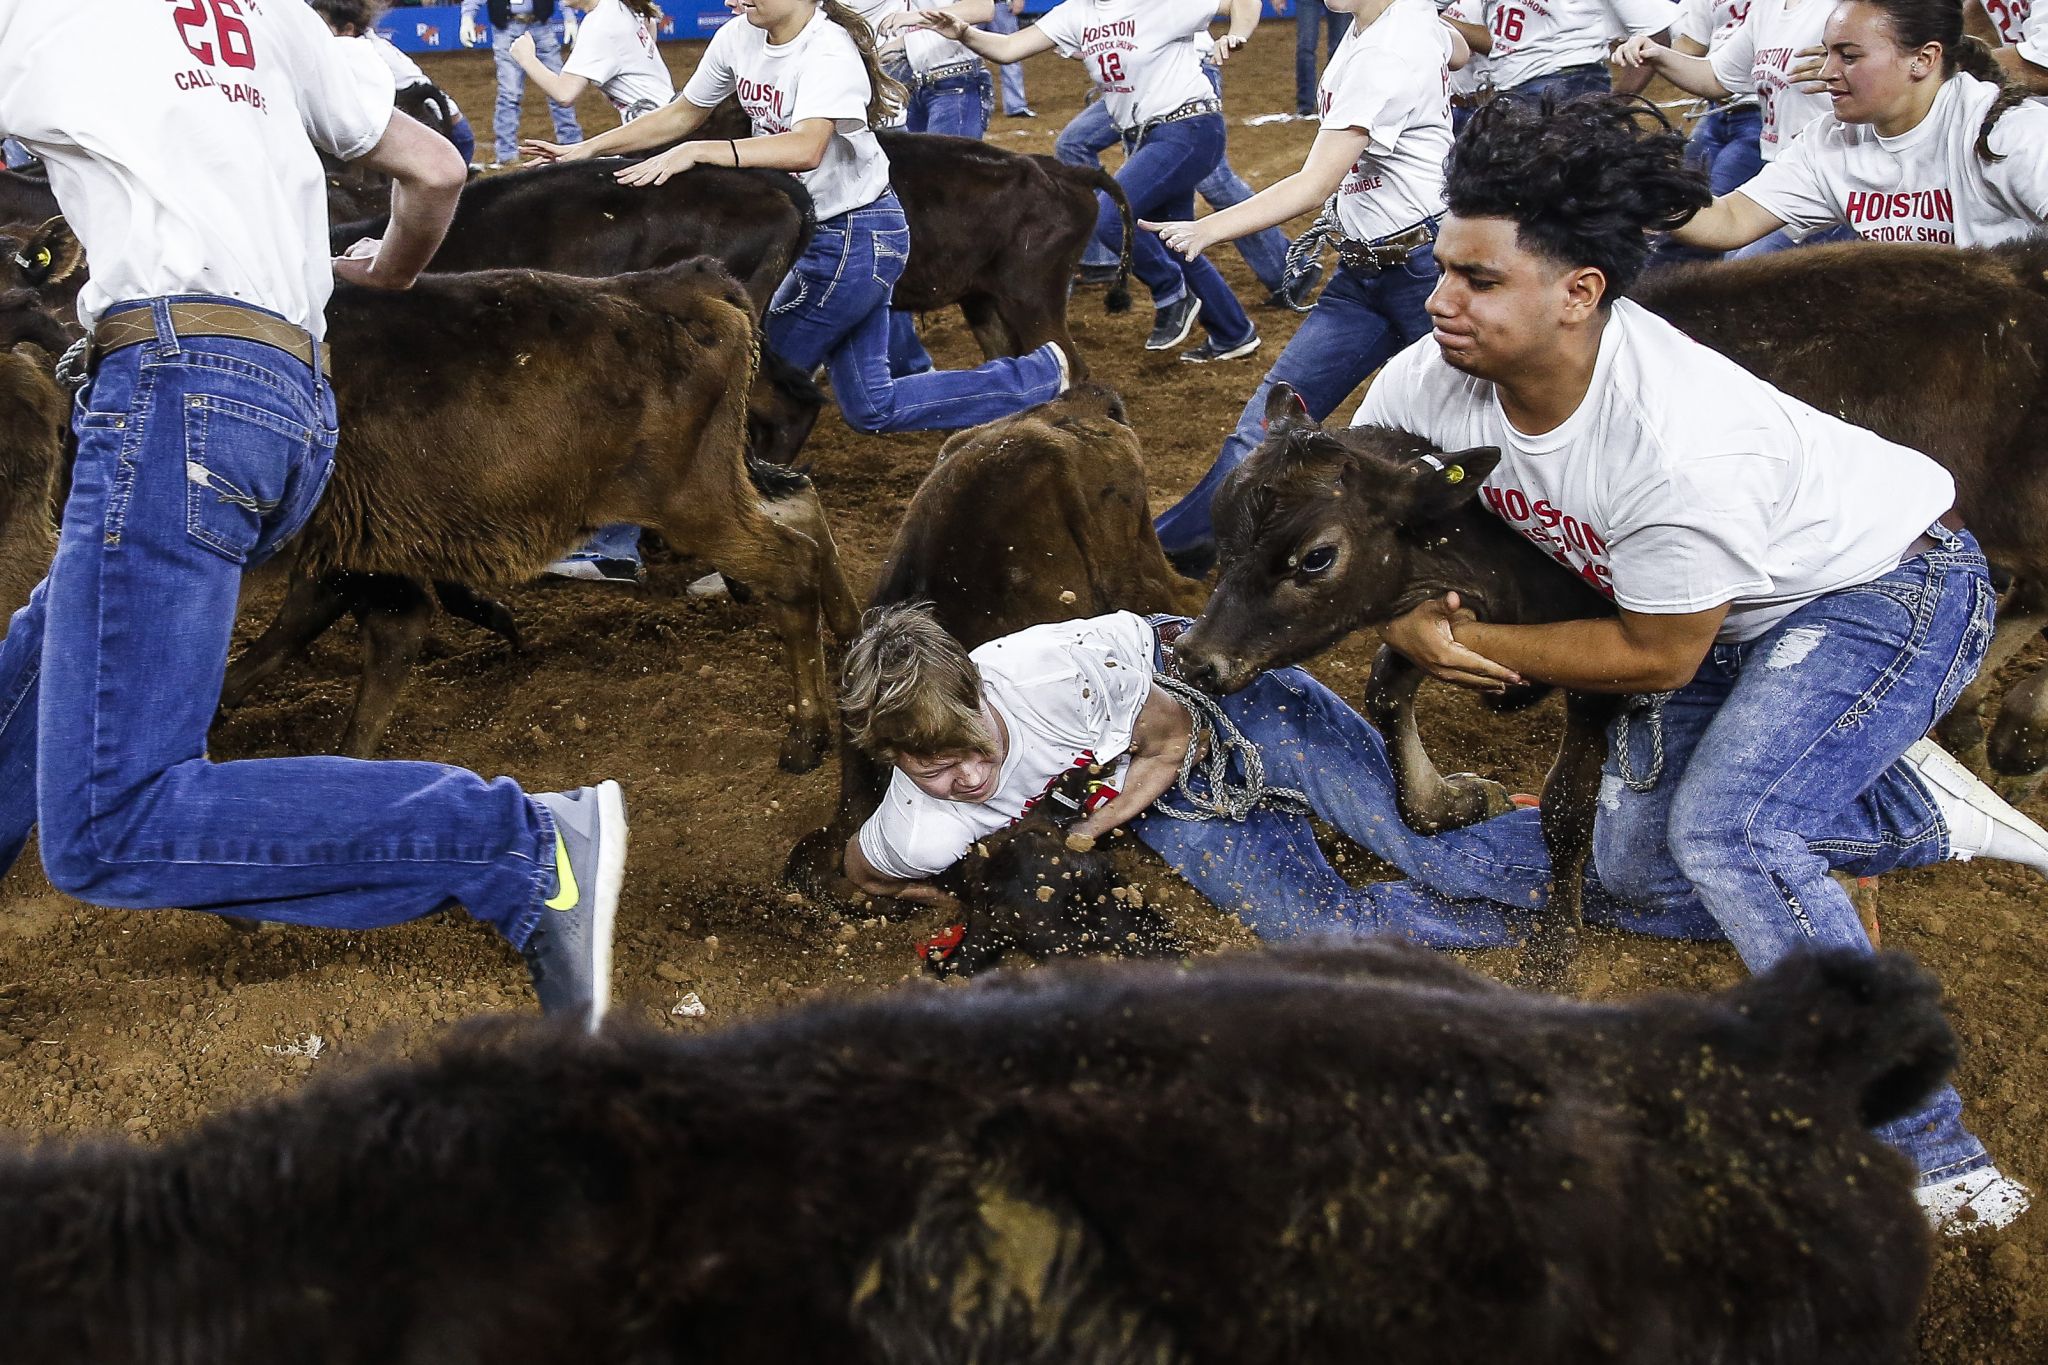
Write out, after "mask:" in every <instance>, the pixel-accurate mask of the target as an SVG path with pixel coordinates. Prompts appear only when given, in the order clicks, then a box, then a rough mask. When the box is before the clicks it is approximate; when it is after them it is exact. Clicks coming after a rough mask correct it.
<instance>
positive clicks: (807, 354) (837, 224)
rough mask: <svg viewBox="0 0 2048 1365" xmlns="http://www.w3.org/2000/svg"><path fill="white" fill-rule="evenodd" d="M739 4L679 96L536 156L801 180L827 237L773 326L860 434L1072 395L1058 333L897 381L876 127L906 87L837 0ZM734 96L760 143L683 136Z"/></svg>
mask: <svg viewBox="0 0 2048 1365" xmlns="http://www.w3.org/2000/svg"><path fill="white" fill-rule="evenodd" d="M741 13H742V16H743V17H741V18H739V19H736V20H730V21H728V22H727V23H726V24H725V25H724V26H723V27H722V28H720V29H719V30H718V32H717V33H716V34H715V35H713V37H712V39H711V45H710V46H709V47H708V48H707V49H705V52H704V59H703V61H702V62H701V63H700V64H699V65H698V67H697V71H696V74H695V75H693V76H691V77H690V80H689V82H688V83H687V84H686V85H685V86H684V87H683V93H682V98H680V99H678V100H676V101H675V102H674V103H673V104H670V105H667V106H666V107H664V108H662V109H659V110H657V111H655V112H654V113H652V114H649V115H647V116H646V117H645V118H642V119H636V120H635V121H634V122H632V123H629V124H627V125H625V126H624V127H622V128H616V129H614V130H612V131H611V132H609V133H606V134H605V135H603V136H602V137H598V138H593V139H592V140H590V141H588V142H584V143H581V144H579V145H577V146H573V147H558V146H555V145H553V144H550V143H545V142H535V143H529V144H527V150H528V151H529V152H530V153H531V154H532V155H534V156H535V157H536V158H538V159H539V160H542V161H570V160H581V159H583V158H586V157H591V156H607V155H617V154H618V153H621V152H639V151H651V150H653V149H655V148H659V147H666V148H667V150H666V151H663V152H660V153H659V154H658V155H655V156H650V157H648V158H647V159H646V160H644V161H641V162H638V163H636V164H633V165H630V166H625V167H623V168H621V169H620V171H619V172H618V178H619V179H620V181H622V182H623V183H625V184H628V185H658V184H661V183H663V182H664V181H666V180H668V179H669V178H670V177H671V176H675V175H680V174H681V173H682V172H684V171H686V170H688V169H690V168H691V167H692V166H698V165H705V166H747V167H764V168H768V169H772V170H780V171H788V172H790V173H791V174H793V175H795V176H796V177H797V179H799V180H801V181H802V182H803V184H804V188H805V189H807V190H809V191H810V194H811V200H812V203H813V205H814V208H815V212H816V214H817V218H818V230H817V232H816V234H815V235H814V236H813V237H812V239H811V245H810V248H809V249H808V250H807V251H805V253H804V255H803V257H802V259H800V260H799V261H798V262H797V263H796V267H795V269H793V270H792V271H790V274H789V277H788V278H787V279H785V280H784V281H783V282H782V288H781V290H780V291H779V292H778V293H777V294H776V296H775V300H774V302H773V303H771V304H770V306H769V310H768V316H767V318H766V319H765V321H764V324H763V325H764V330H765V332H766V336H767V340H768V344H769V345H770V346H772V347H774V348H775V350H776V351H777V352H778V353H779V354H780V355H781V356H782V358H783V359H785V360H787V361H789V362H790V363H791V364H793V365H795V366H796V368H797V369H799V370H803V371H809V370H811V369H813V368H815V367H817V366H818V365H825V366H827V367H828V369H829V370H830V373H831V376H832V391H833V395H834V397H836V398H837V399H838V401H839V409H840V413H841V414H842V415H843V416H844V417H845V418H846V421H847V424H848V425H849V426H852V427H854V428H855V429H857V430H860V431H869V432H876V431H928V430H940V431H949V430H952V429H954V428H957V427H970V426H976V425H978V424H980V423H982V422H989V421H993V420H995V419H996V418H998V417H1006V416H1008V415H1010V414H1011V413H1015V412H1021V411H1023V410H1024V409H1025V408H1028V407H1033V406H1035V405H1037V404H1039V403H1043V402H1045V401H1046V400H1048V399H1050V398H1053V397H1056V396H1057V395H1059V394H1060V393H1061V392H1063V391H1064V390H1065V389H1066V386H1067V374H1068V365H1069V357H1068V356H1067V355H1066V354H1065V353H1064V352H1062V351H1061V350H1060V348H1059V347H1058V346H1057V345H1056V344H1054V343H1051V342H1048V343H1047V344H1045V345H1043V346H1041V347H1039V348H1038V349H1037V350H1035V351H1032V352H1031V353H1029V354H1028V355H1022V356H1017V357H1015V358H1006V359H1001V360H991V361H989V362H988V363H987V364H984V365H981V366H979V367H977V368H975V369H972V370H934V371H931V372H929V373H926V374H917V375H908V376H905V377H903V378H900V379H899V378H892V377H891V375H890V372H889V354H888V350H889V294H890V291H891V290H892V289H893V288H894V287H895V284H896V281H897V279H898V277H900V276H901V275H902V274H903V267H904V263H905V262H906V261H907V260H908V258H909V256H910V228H909V226H908V225H907V224H906V223H905V222H904V220H903V206H902V205H901V204H900V203H898V202H897V199H896V192H895V191H894V190H893V189H891V188H890V185H889V161H888V158H887V157H886V156H885V155H884V154H883V152H882V147H881V144H880V143H879V142H877V141H876V139H875V133H874V129H875V126H876V125H877V124H880V123H884V122H886V121H887V120H888V119H889V118H890V117H891V116H892V115H893V113H894V111H895V110H896V109H897V108H898V107H899V106H900V105H901V103H902V101H903V93H904V92H903V86H902V85H901V84H900V83H899V82H897V81H894V80H892V79H890V78H889V77H888V76H887V75H885V74H884V73H883V71H882V66H881V61H880V58H879V57H878V56H877V55H876V51H875V36H874V32H873V30H872V29H870V28H869V27H868V26H867V24H866V23H865V22H864V21H863V20H862V19H861V18H860V17H859V15H857V14H856V13H854V11H852V10H851V9H849V8H848V7H847V6H846V5H844V4H843V3H841V0H822V3H821V0H750V3H749V4H748V5H747V6H746V7H745V9H744V10H743V11H741ZM728 95H732V96H737V97H738V99H739V103H740V106H741V107H742V108H743V109H745V110H746V112H747V117H748V118H749V119H750V120H751V121H752V123H753V131H754V135H753V136H752V137H751V138H749V139H747V140H746V141H745V142H731V141H727V140H726V139H724V138H719V139H718V140H716V141H680V140H679V139H684V138H688V137H689V136H690V134H692V133H694V132H695V131H697V129H698V128H699V127H701V126H702V125H703V123H704V120H705V119H706V118H707V117H708V116H709V115H710V112H711V110H712V107H713V106H715V105H717V104H718V103H719V102H720V101H722V100H724V99H725V98H726V97H727V96H728ZM670 144H674V145H670Z"/></svg>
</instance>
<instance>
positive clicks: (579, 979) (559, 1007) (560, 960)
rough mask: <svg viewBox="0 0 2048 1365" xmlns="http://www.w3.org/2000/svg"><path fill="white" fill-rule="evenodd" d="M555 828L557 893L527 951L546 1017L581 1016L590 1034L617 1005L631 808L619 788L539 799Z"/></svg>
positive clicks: (545, 794)
mask: <svg viewBox="0 0 2048 1365" xmlns="http://www.w3.org/2000/svg"><path fill="white" fill-rule="evenodd" d="M533 799H534V800H535V801H537V802H539V803H540V805H541V808H542V809H543V810H545V811H547V813H548V815H549V816H550V817H552V818H553V820H554V822H555V891H554V894H553V895H551V896H549V897H548V898H547V899H546V900H544V901H542V902H541V904H542V906H543V910H542V913H541V920H540V924H539V925H538V927H536V928H535V929H534V931H533V937H532V938H530V939H528V940H527V941H526V947H525V948H524V949H523V950H522V953H523V955H524V956H525V958H526V966H527V970H529V971H531V972H532V973H533V989H534V993H535V994H536V995H538V996H539V997H540V1008H541V1012H542V1013H543V1014H550V1015H553V1014H567V1015H573V1014H578V1013H580V1014H581V1015H582V1016H583V1020H584V1027H586V1028H588V1029H589V1030H590V1031H591V1032H593V1033H595V1032H596V1031H597V1026H598V1025H599V1024H600V1023H602V1022H603V1021H604V1014H605V1010H606V1008H607V1007H608V1006H609V1005H610V1004H611V990H612V926H613V922H614V921H615V920H616V919H617V918H618V913H619V888H620V886H621V885H622V884H623V883H624V881H625V879H626V801H625V798H624V797H623V796H622V795H621V794H620V792H619V784H618V783H616V782H600V783H598V784H597V785H596V786H595V787H580V788H578V789H577V790H575V791H573V792H540V793H538V794H537V795H535V796H534V798H533Z"/></svg>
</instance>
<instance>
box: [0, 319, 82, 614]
mask: <svg viewBox="0 0 2048 1365" xmlns="http://www.w3.org/2000/svg"><path fill="white" fill-rule="evenodd" d="M46 364H47V361H46V360H45V359H44V358H43V357H41V356H38V355H32V354H29V355H24V354H17V353H15V352H14V351H12V350H9V349H7V348H5V347H0V637H4V636H5V635H6V633H7V622H8V618H10V617H12V616H13V615H14V613H15V612H16V611H18V610H20V608H21V607H22V606H23V604H25V603H26V602H27V601H28V595H29V593H31V592H33V591H34V590H35V586H36V584H38V583H40V582H41V581H42V579H43V575H44V573H46V572H47V571H48V570H49V567H50V557H51V556H52V555H54V554H55V553H56V551H57V524H56V522H55V520H54V519H53V517H52V511H53V508H52V504H51V491H52V489H53V488H54V486H55V484H56V478H57V465H58V462H59V460H60V459H61V458H62V454H63V441H64V421H65V415H66V414H65V403H64V396H63V395H62V394H61V393H59V392H58V390H57V386H56V385H55V384H53V383H51V382H50V378H49V374H48V372H47V370H46V369H45V366H46Z"/></svg>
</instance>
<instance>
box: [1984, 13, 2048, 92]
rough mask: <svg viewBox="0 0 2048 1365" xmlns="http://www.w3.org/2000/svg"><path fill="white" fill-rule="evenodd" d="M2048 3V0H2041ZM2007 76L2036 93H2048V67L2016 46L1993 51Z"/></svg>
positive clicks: (2008, 78) (1993, 55)
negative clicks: (2024, 53) (2029, 57)
mask: <svg viewBox="0 0 2048 1365" xmlns="http://www.w3.org/2000/svg"><path fill="white" fill-rule="evenodd" d="M2041 3H2044V4H2048V0H2041ZM1991 55H1992V57H1994V58H1995V59H1997V62H1998V65H1999V67H2000V68H2001V69H2002V70H2003V71H2004V72H2005V78H2006V79H2007V80H2009V81H2012V82H2013V83H2014V84H2016V85H2020V86H2024V87H2025V88H2026V89H2028V90H2031V91H2032V92H2033V93H2035V94H2036V95H2048V67H2042V66H2035V65H2034V64H2033V63H2032V62H2030V61H2028V60H2027V59H2026V58H2025V57H2022V56H2021V55H2020V50H2019V49H2018V48H2016V47H2001V48H1998V49H1996V50H1994V51H1993V52H1992V54H1991Z"/></svg>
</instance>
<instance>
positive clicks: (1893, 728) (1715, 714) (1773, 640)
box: [1594, 527, 1996, 1179]
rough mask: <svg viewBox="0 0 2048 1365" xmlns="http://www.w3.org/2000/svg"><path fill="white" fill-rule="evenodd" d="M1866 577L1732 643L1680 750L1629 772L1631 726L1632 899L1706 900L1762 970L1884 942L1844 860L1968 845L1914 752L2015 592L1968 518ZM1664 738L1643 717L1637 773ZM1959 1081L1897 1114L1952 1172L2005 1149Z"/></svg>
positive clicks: (1891, 863) (1626, 878) (1685, 703)
mask: <svg viewBox="0 0 2048 1365" xmlns="http://www.w3.org/2000/svg"><path fill="white" fill-rule="evenodd" d="M1928 533H1929V534H1930V535H1933V536H1935V537H1936V538H1937V539H1938V540H1939V541H1940V542H1941V544H1940V545H1939V546H1938V547H1937V548H1936V549H1934V550H1931V551H1929V552H1927V553H1926V554H1922V555H1918V556H1916V557H1914V558H1912V559H1909V560H1907V561H1906V562H1905V563H1904V564H1901V565H1900V566H1899V567H1898V568H1896V569H1894V570H1893V571H1892V572H1891V573H1889V574H1887V575H1885V576H1884V577H1883V578H1880V579H1878V580H1876V581H1875V582H1872V583H1868V584H1865V585H1864V586H1862V587H1859V588H1852V589H1848V590H1845V591H1841V592H1834V593H1829V594H1828V595H1827V596H1825V597H1822V598H1819V599H1817V600H1815V601H1813V602H1809V603H1807V604H1806V605H1805V606H1804V607H1801V608H1800V609H1799V610H1798V611H1796V612H1794V613H1792V615H1790V616H1788V617H1786V618H1785V620H1784V621H1782V622H1780V623H1779V624H1778V625H1777V626H1776V627H1775V628H1774V629H1772V630H1770V631H1769V632H1767V633H1766V634H1764V635H1763V636H1761V637H1760V638H1758V639H1756V640H1753V641H1750V642H1748V643H1746V644H1739V645H1716V646H1714V648H1713V649H1712V650H1711V651H1710V652H1709V653H1708V655H1707V658H1706V661H1705V662H1704V663H1703V664H1702V665H1701V666H1700V671H1699V673H1698V675H1697V676H1695V677H1694V679H1693V680H1692V682H1690V683H1689V684H1687V685H1686V686H1685V687H1683V688H1681V689H1680V690H1679V691H1677V692H1676V693H1674V694H1673V695H1672V697H1671V699H1670V700H1669V702H1667V703H1666V705H1665V707H1664V715H1663V726H1662V728H1663V732H1664V766H1663V771H1662V773H1661V775H1660V776H1659V777H1658V779H1657V781H1656V782H1655V783H1654V784H1652V785H1651V786H1650V787H1649V790H1647V791H1639V790H1636V789H1635V787H1633V786H1631V785H1630V784H1629V783H1627V782H1624V781H1623V780H1622V775H1621V769H1620V763H1621V756H1622V754H1623V752H1624V747H1623V745H1622V744H1621V743H1620V741H1619V740H1618V739H1617V741H1616V743H1615V745H1614V756H1612V757H1610V758H1609V760H1608V766H1607V771H1606V774H1605V775H1604V776H1603V778H1602V781H1601V791H1600V806H1601V809H1600V812H1599V820H1598V823H1597V824H1596V826H1595V829H1594V861H1595V864H1596V866H1597V867H1598V869H1599V876H1600V880H1601V882H1602V883H1603V884H1604V885H1605V886H1606V887H1607V889H1608V890H1609V891H1611V892H1613V893H1614V894H1615V895H1617V896H1623V897H1626V898H1627V899H1629V900H1630V901H1632V902H1635V903H1637V904H1639V905H1642V906H1645V907H1646V908H1649V909H1651V910H1654V911H1658V912H1661V913H1693V912H1696V911H1697V910H1699V909H1704V910H1706V911H1707V912H1708V913H1709V914H1711V915H1712V916H1713V918H1714V920H1715V921H1716V922H1717V923H1719V924H1720V925H1721V927H1722V928H1723V929H1724V930H1725V931H1726V932H1727V935H1728V940H1729V942H1730V943H1732V944H1734V946H1735V949H1736V951H1737V952H1739V953H1740V954H1741V955H1742V960H1743V962H1744V963H1745V964H1746V965H1747V966H1748V967H1749V969H1750V970H1751V971H1763V970H1764V969H1765V968H1768V967H1770V966H1771V965H1772V964H1773V963H1775V962H1777V961H1778V960H1779V959H1780V958H1782V957H1784V956H1785V955H1786V954H1788V953H1793V952H1798V951H1801V950H1803V949H1807V948H1827V947H1836V948H1860V949H1864V950H1866V951H1867V950H1868V949H1869V946H1870V944H1869V940H1868V939H1867V938H1866V937H1865V936H1864V932H1863V926H1862V924H1861V923H1860V922H1859V921H1858V919H1857V917H1856V911H1855V909H1854V908H1853V907H1852V906H1851V904H1850V902H1849V898H1848V896H1847V895H1846V894H1844V892H1843V891H1842V889H1841V888H1840V887H1839V886H1837V885H1836V884H1835V883H1834V882H1833V881H1832V880H1831V879H1830V878H1829V877H1828V875H1827V873H1828V869H1829V867H1830V866H1831V865H1832V866H1835V867H1838V868H1841V869H1843V870H1848V871H1854V872H1858V873H1862V874H1866V875H1874V874H1877V873H1880V872H1886V871H1891V870H1894V869H1897V868H1908V867H1924V866H1926V865H1927V864H1929V863H1934V862H1938V861H1940V860H1942V859H1943V858H1945V857H1947V856H1948V852H1949V849H1948V831H1947V828H1946V827H1945V826H1944V825H1943V823H1942V820H1941V817H1940V816H1939V814H1938V813H1937V812H1936V809H1935V806H1934V804H1933V801H1932V800H1931V799H1930V797H1929V796H1928V794H1927V792H1926V791H1925V790H1924V789H1923V788H1922V786H1921V785H1920V782H1919V780H1918V779H1917V778H1915V777H1914V776H1913V775H1912V774H1911V773H1910V772H1909V771H1907V770H1906V769H1905V768H1904V767H1903V766H1902V765H1900V764H1899V762H1898V758H1899V755H1900V754H1902V753H1904V752H1905V751H1906V748H1907V746H1908V745H1910V744H1912V743H1913V741H1915V740H1917V739H1919V738H1920V737H1921V736H1922V735H1924V734H1926V733H1927V731H1928V729H1929V728H1930V727H1931V726H1932V725H1933V724H1934V722H1935V721H1937V720H1939V719H1940V718H1941V716H1942V715H1943V714H1944V713H1945V712H1947V710H1948V709H1949V707H1950V706H1951V705H1953V704H1954V702H1955V699H1956V697H1957V695H1958V694H1960V693H1961V692H1962V690H1963V688H1964V687H1965V685H1967V684H1968V683H1969V681H1970V680H1971V679H1972V678H1973V677H1975V676H1976V673H1977V667H1978V665H1979V664H1980V663H1981V662H1982V660H1983V657H1984V648H1985V646H1986V644H1988V643H1989V641H1990V638H1991V625H1992V613H1993V608H1994V604H1995V601H1996V595H1995V594H1994V592H1993V590H1992V587H1991V580H1990V576H1989V573H1988V571H1987V569H1986V567H1985V563H1984V556H1983V554H1982V552H1981V551H1980V550H1979V549H1978V548H1977V543H1976V541H1975V540H1973V539H1972V538H1971V537H1970V536H1968V535H1967V534H1961V535H1958V534H1956V533H1954V532H1950V531H1946V530H1943V529H1941V528H1939V527H1931V528H1929V532H1928ZM1651 742H1652V741H1651V736H1650V733H1649V727H1648V726H1646V725H1638V726H1632V727H1631V728H1630V731H1629V733H1628V736H1627V745H1626V754H1627V757H1628V759H1629V763H1630V768H1631V770H1632V771H1633V772H1634V773H1636V774H1638V775H1643V776H1644V777H1646V776H1647V774H1648V773H1649V771H1650V753H1651ZM1960 1111H1961V1102H1960V1101H1959V1100H1958V1099H1957V1098H1956V1094H1955V1091H1954V1090H1953V1089H1947V1088H1944V1089H1943V1090H1942V1092H1941V1093H1940V1095H1939V1096H1937V1097H1936V1098H1935V1100H1934V1101H1933V1102H1932V1103H1931V1104H1930V1105H1929V1107H1928V1108H1927V1109H1926V1110H1924V1111H1922V1112H1921V1113H1920V1114H1917V1115H1914V1116H1912V1117H1910V1118H1907V1119H1903V1120H1900V1121H1899V1122H1898V1123H1896V1124H1893V1125H1890V1126H1888V1127H1887V1128H1885V1129H1882V1130H1880V1135H1881V1136H1883V1137H1884V1138H1886V1139H1887V1140H1888V1141H1890V1142H1891V1143H1893V1145H1895V1146H1897V1147H1898V1148H1899V1149H1900V1150H1901V1151H1903V1152H1905V1153H1906V1155H1907V1156H1909V1157H1911V1158H1912V1159H1913V1160H1914V1161H1915V1162H1916V1163H1917V1164H1918V1166H1919V1169H1920V1172H1921V1175H1922V1176H1923V1178H1928V1179H1938V1178H1943V1177H1946V1176H1952V1175H1956V1174H1959V1173H1961V1172H1963V1171H1966V1170H1969V1169H1972V1168H1973V1167H1976V1166H1981V1165H1986V1164H1988V1162H1989V1158H1988V1157H1986V1156H1985V1154H1984V1148H1983V1146H1982V1145H1981V1144H1980V1143H1979V1142H1978V1141H1977V1140H1976V1139H1975V1138H1974V1137H1972V1136H1970V1134H1969V1133H1968V1132H1967V1131H1966V1130H1965V1129H1964V1128H1963V1126H1962V1122H1961V1119H1960V1117H1959V1115H1960Z"/></svg>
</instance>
